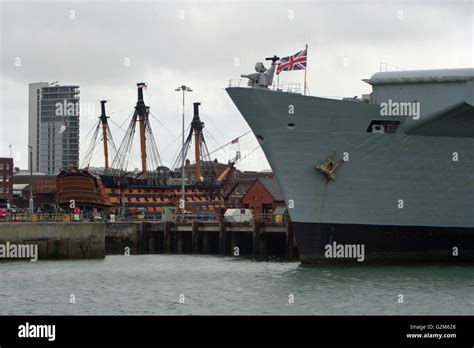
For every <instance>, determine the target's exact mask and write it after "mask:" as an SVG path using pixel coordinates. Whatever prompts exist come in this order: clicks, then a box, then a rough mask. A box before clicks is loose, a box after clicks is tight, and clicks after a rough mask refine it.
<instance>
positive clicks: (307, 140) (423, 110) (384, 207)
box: [226, 61, 474, 262]
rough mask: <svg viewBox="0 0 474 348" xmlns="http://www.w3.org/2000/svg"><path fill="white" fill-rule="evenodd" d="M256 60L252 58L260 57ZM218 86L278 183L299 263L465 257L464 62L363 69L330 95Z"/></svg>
mask: <svg viewBox="0 0 474 348" xmlns="http://www.w3.org/2000/svg"><path fill="white" fill-rule="evenodd" d="M260 64H261V63H260ZM260 64H257V66H256V70H257V73H256V74H252V75H248V76H244V75H243V76H244V77H249V78H250V79H249V86H248V87H241V86H237V87H233V86H230V87H229V88H227V89H226V90H227V93H228V94H229V96H230V97H231V99H232V100H233V102H234V103H235V105H236V106H237V108H238V110H239V111H240V113H241V114H242V115H243V117H244V118H245V120H246V121H247V123H248V124H249V126H250V127H251V129H252V131H253V132H254V134H255V136H256V137H257V139H258V141H259V142H260V144H261V147H262V149H263V151H264V152H265V155H266V157H267V159H268V161H269V163H270V165H271V167H272V170H273V171H274V173H275V175H276V178H277V179H278V182H279V183H280V186H281V188H282V190H283V193H284V195H285V199H286V202H287V206H288V208H289V209H288V210H289V213H290V216H291V220H292V221H293V223H294V232H295V238H296V243H297V246H298V250H299V253H300V259H301V261H302V262H320V261H324V262H328V261H329V262H331V261H353V262H355V261H356V260H355V259H350V258H344V257H342V258H333V259H328V254H327V249H326V248H327V246H328V245H332V244H335V243H337V244H338V245H363V246H364V247H365V260H366V261H397V260H399V261H453V262H456V261H470V262H472V261H474V139H473V138H474V68H467V69H444V70H419V71H396V72H379V73H375V74H374V75H373V76H372V77H371V78H370V79H368V80H364V81H365V82H367V83H369V84H370V85H372V90H373V91H372V93H371V94H370V95H365V96H363V98H344V99H342V100H336V99H328V98H319V97H313V96H304V95H301V94H298V93H288V92H283V91H281V89H279V88H272V87H271V85H272V79H273V73H274V66H275V61H273V62H272V68H270V69H269V70H266V69H265V68H264V67H263V64H262V65H260Z"/></svg>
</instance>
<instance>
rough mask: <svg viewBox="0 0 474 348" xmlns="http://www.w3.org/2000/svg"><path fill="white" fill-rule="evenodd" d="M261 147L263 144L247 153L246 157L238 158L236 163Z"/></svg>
mask: <svg viewBox="0 0 474 348" xmlns="http://www.w3.org/2000/svg"><path fill="white" fill-rule="evenodd" d="M260 147H261V146H260V145H258V146H257V147H256V148H255V149H253V150H252V151H250V152H249V153H248V154H246V155H245V156H244V157H241V158H240V159H238V160H237V161H235V163H237V162H240V161H242V160H243V159H244V158H246V157H248V156H250V155H251V154H252V153H254V152H255V151H257V150H258V149H259V148H260Z"/></svg>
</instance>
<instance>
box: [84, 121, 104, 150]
mask: <svg viewBox="0 0 474 348" xmlns="http://www.w3.org/2000/svg"><path fill="white" fill-rule="evenodd" d="M99 122H100V120H99ZM96 127H97V123H95V124H94V125H93V126H92V127H91V129H89V132H87V134H86V136H85V137H84V138H82V141H81V142H80V145H82V144H84V141H86V139H87V137H88V136H89V135H90V134H91V132H92V131H93V130H94V129H95V128H96Z"/></svg>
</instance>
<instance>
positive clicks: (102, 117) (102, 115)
mask: <svg viewBox="0 0 474 348" xmlns="http://www.w3.org/2000/svg"><path fill="white" fill-rule="evenodd" d="M105 103H107V101H106V100H101V101H100V109H101V113H100V117H99V118H100V121H101V122H102V138H103V143H104V159H105V172H107V171H108V170H109V147H108V138H107V136H108V133H107V129H108V128H109V124H108V122H107V118H108V117H107V115H106V113H105Z"/></svg>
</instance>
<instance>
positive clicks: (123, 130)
mask: <svg viewBox="0 0 474 348" xmlns="http://www.w3.org/2000/svg"><path fill="white" fill-rule="evenodd" d="M109 121H110V122H112V123H113V124H114V125H116V126H117V127H118V128H119V129H120V130H121V131H122V132H126V130H125V129H123V128H122V127H121V126H119V125H118V124H117V123H115V121H113V120H112V119H110V120H109Z"/></svg>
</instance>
